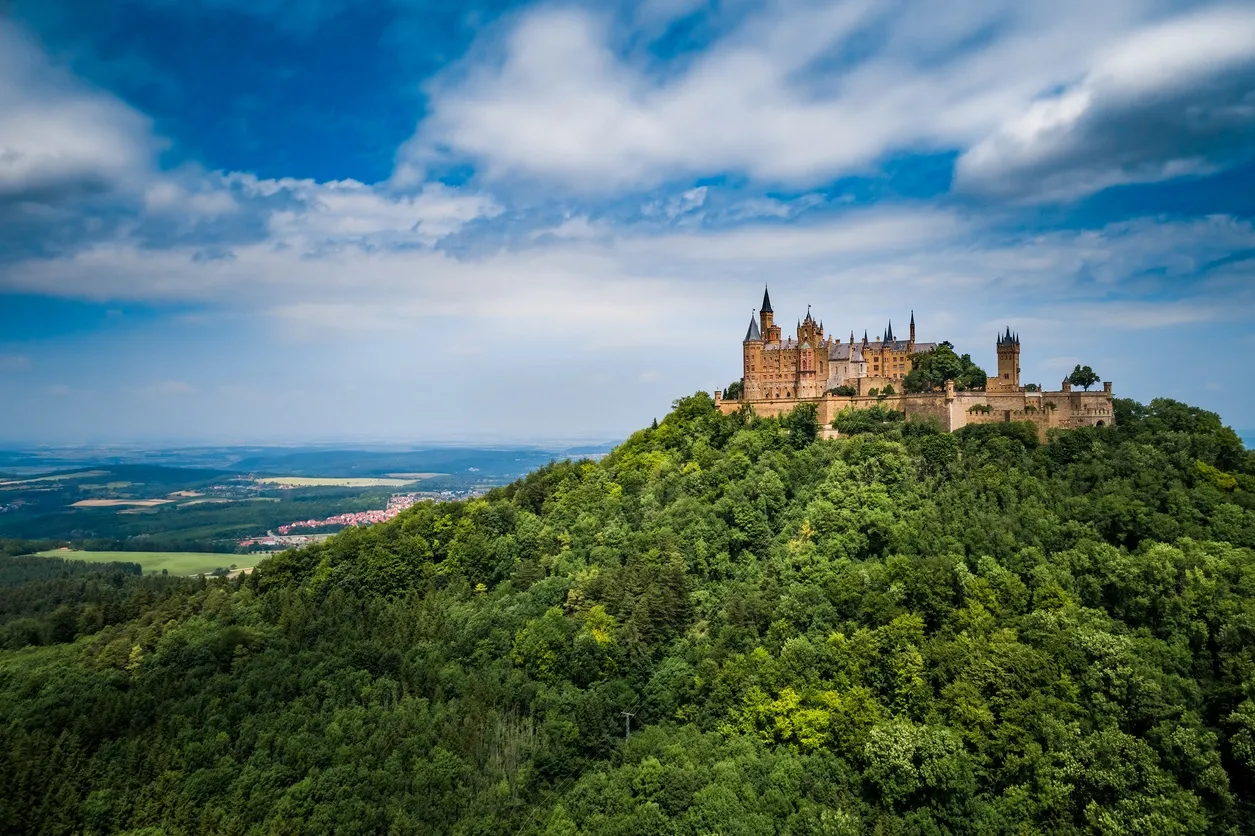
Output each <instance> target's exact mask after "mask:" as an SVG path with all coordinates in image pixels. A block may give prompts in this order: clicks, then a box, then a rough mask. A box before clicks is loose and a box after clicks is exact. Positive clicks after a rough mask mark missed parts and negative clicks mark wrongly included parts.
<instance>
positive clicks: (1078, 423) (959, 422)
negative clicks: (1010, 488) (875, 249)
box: [715, 383, 1115, 440]
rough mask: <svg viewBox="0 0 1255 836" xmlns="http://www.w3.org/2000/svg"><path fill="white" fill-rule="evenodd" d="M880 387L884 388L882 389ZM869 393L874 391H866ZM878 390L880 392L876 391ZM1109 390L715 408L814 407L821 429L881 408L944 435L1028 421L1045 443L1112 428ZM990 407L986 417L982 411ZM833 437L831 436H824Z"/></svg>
mask: <svg viewBox="0 0 1255 836" xmlns="http://www.w3.org/2000/svg"><path fill="white" fill-rule="evenodd" d="M882 386H883V383H882ZM868 388H872V387H868ZM875 388H881V387H875ZM1111 399H1112V393H1111V389H1110V386H1108V387H1106V388H1105V389H1104V391H1101V392H1072V391H1067V392H1065V391H1060V392H953V391H949V392H928V393H922V394H902V395H890V396H889V397H887V398H879V397H871V396H868V395H866V394H861V395H856V396H853V397H842V396H839V395H826V396H824V397H820V398H801V399H799V398H792V399H778V400H777V399H748V400H745V401H725V400H722V399H721V398H720V397H719V393H717V392H716V395H715V402H716V405H717V406H718V408H719V410H720V411H721V412H723V413H724V414H725V415H726V414H730V413H733V412H736V411H737V410H738V409H740V408H741V407H742V406H743V405H748V406H749V407H750V408H751V409H753V410H754V414H756V415H760V416H762V417H773V416H776V415H783V414H785V413H787V412H790V411H792V410H793V409H794V408H795V407H797V405H798V404H800V403H813V404H815V405H816V406H817V407H818V411H817V413H818V414H817V417H818V419H819V423H820V426H821V427H825V428H827V427H830V425H831V424H832V421H833V419H834V418H836V417H837V413H839V412H841V410H843V409H847V408H850V407H853V408H855V409H870V408H871V407H873V406H882V407H884V408H885V409H893V410H897V411H899V412H902V411H905V412H906V416H907V420H911V419H913V418H914V419H918V418H923V417H932V418H936V419H937V420H938V422H940V424H941V426H942V428H943V429H944V430H946V431H947V432H953V431H955V430H958V429H961V428H962V427H965V426H967V425H968V424H1000V423H1004V422H1007V421H1029V422H1031V423H1033V424H1034V425H1035V426H1036V427H1037V431H1038V435H1040V436H1041V438H1042V439H1043V440H1045V438H1046V432H1047V431H1048V430H1051V429H1072V428H1076V427H1093V426H1109V425H1111V424H1114V423H1115V414H1114V411H1113V407H1112V402H1111ZM986 407H988V410H989V411H988V412H986V411H985V408H986ZM824 435H825V437H833V436H835V435H836V434H835V433H834V432H825V434H824Z"/></svg>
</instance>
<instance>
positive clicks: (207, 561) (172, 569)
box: [39, 549, 261, 575]
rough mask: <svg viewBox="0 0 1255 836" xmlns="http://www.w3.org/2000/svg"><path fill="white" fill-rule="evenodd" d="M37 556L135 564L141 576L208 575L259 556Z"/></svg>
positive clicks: (72, 552)
mask: <svg viewBox="0 0 1255 836" xmlns="http://www.w3.org/2000/svg"><path fill="white" fill-rule="evenodd" d="M39 556H40V557H62V558H65V559H66V560H86V561H89V562H92V563H113V562H122V563H138V564H139V565H140V566H142V567H143V569H144V574H145V575H150V574H154V573H155V574H160V573H161V570H162V569H165V570H166V571H167V572H169V573H170V574H171V575H208V574H209V573H210V572H212V571H213V570H214V569H229V568H230V567H231V564H232V563H234V564H236V565H237V566H251V565H252V563H253V562H254V561H256V560H260V559H261V555H247V554H220V553H217V552H86V551H79V550H77V549H52V550H51V551H46V552H39Z"/></svg>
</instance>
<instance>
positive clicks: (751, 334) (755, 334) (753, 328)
mask: <svg viewBox="0 0 1255 836" xmlns="http://www.w3.org/2000/svg"><path fill="white" fill-rule="evenodd" d="M762 341H763V335H762V332H760V331H759V330H758V319H757V318H756V317H755V316H754V314H752V313H751V314H750V327H749V330H748V331H746V332H745V339H744V340H742V342H747V343H748V342H762Z"/></svg>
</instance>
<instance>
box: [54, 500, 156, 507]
mask: <svg viewBox="0 0 1255 836" xmlns="http://www.w3.org/2000/svg"><path fill="white" fill-rule="evenodd" d="M173 501H174V500H172V499H80V500H79V501H78V502H74V503H71V504H70V507H71V508H115V507H118V506H121V505H138V506H140V507H143V508H151V507H153V506H154V505H165V504H166V503H167V502H173Z"/></svg>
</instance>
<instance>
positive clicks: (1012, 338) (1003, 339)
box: [998, 325, 1020, 345]
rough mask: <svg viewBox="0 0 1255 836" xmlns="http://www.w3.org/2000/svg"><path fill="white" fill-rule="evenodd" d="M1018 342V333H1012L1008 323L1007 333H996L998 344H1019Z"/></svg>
mask: <svg viewBox="0 0 1255 836" xmlns="http://www.w3.org/2000/svg"><path fill="white" fill-rule="evenodd" d="M1019 344H1020V335H1019V334H1012V333H1011V326H1010V325H1008V326H1007V333H1006V334H1005V335H1003V334H999V335H998V345H1019Z"/></svg>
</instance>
